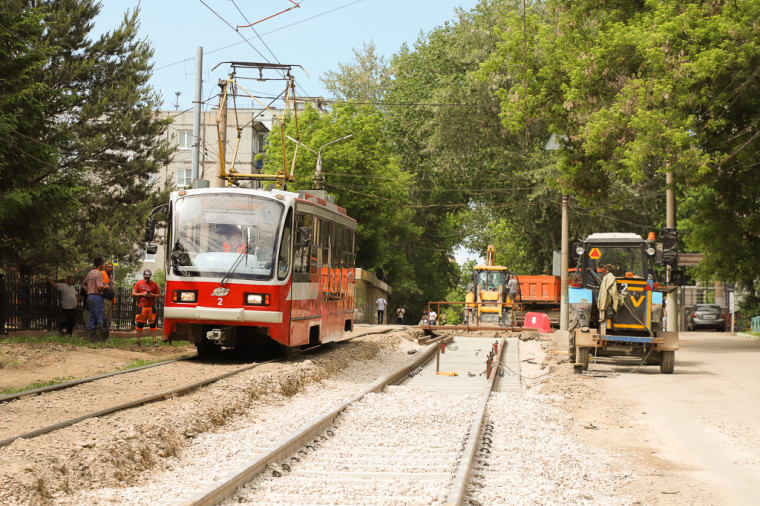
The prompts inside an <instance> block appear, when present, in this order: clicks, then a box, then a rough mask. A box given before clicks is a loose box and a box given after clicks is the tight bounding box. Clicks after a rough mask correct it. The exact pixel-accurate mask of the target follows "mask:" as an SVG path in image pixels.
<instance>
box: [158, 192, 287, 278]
mask: <svg viewBox="0 0 760 506" xmlns="http://www.w3.org/2000/svg"><path fill="white" fill-rule="evenodd" d="M283 209H284V206H283V205H282V204H281V203H279V202H276V201H272V200H269V199H263V198H260V197H256V196H253V195H234V194H222V193H220V194H204V195H192V196H185V197H182V198H180V199H178V200H177V201H176V202H175V204H174V208H173V210H172V211H173V232H172V242H171V243H172V245H173V246H172V251H171V264H172V267H173V270H174V273H175V274H178V275H180V276H202V277H208V276H213V277H218V276H224V277H229V278H238V279H269V278H271V277H272V274H273V272H274V267H273V263H274V262H273V261H274V259H275V252H276V245H277V242H278V240H279V230H280V222H281V221H282V213H283Z"/></svg>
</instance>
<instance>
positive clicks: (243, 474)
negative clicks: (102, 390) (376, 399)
mask: <svg viewBox="0 0 760 506" xmlns="http://www.w3.org/2000/svg"><path fill="white" fill-rule="evenodd" d="M437 350H438V348H437V347H436V346H431V347H430V348H428V349H427V350H425V351H424V352H422V354H421V355H420V357H419V358H418V359H417V360H415V361H414V362H413V363H412V364H409V365H406V366H404V367H401V368H400V369H398V370H396V371H395V372H393V373H391V374H388V375H387V376H384V377H383V378H381V379H379V380H378V381H376V382H375V383H373V384H372V385H371V386H369V387H367V388H366V389H365V390H363V391H361V392H359V393H358V394H356V395H355V396H354V397H352V398H351V399H349V400H347V401H345V402H342V403H341V404H340V405H338V406H337V407H334V408H332V409H330V411H329V412H328V413H326V414H323V415H320V416H319V417H318V418H317V419H315V420H314V421H311V422H309V423H307V424H306V425H304V426H303V427H302V428H300V429H299V430H297V431H296V432H294V433H292V434H290V435H288V436H285V437H284V438H283V439H281V440H280V441H278V442H277V443H275V444H274V445H272V447H271V448H270V449H269V450H268V451H267V452H266V453H264V454H262V455H260V456H258V457H257V458H256V460H255V461H254V462H253V463H251V464H248V465H246V466H244V467H241V468H240V469H239V470H238V471H236V472H235V473H234V476H232V477H231V478H229V479H228V480H226V481H225V482H224V483H222V484H221V485H219V486H217V487H215V488H214V489H213V490H209V491H206V492H202V493H200V494H199V495H198V496H196V497H195V498H193V499H190V501H189V502H186V503H184V504H188V505H193V506H207V505H212V504H214V505H215V504H219V503H221V502H222V501H224V500H225V499H229V498H230V497H233V496H234V495H235V492H236V490H237V489H238V488H240V487H242V486H243V485H245V484H246V483H248V482H250V481H252V480H253V479H254V478H255V477H256V476H257V475H259V474H261V473H262V472H263V471H264V470H265V469H266V466H267V465H268V464H271V463H278V462H282V461H283V460H285V459H286V458H287V457H289V456H291V455H292V454H294V453H295V452H297V451H298V450H299V449H300V448H303V447H304V446H305V445H306V444H307V443H310V442H311V441H313V440H314V439H315V438H316V437H317V436H318V435H319V434H322V433H323V432H325V431H326V430H327V429H329V428H330V427H331V426H332V424H333V420H334V419H335V417H336V416H338V415H339V414H340V413H341V412H342V411H343V410H345V409H346V408H347V407H348V406H350V405H351V404H352V403H354V402H357V401H359V400H360V399H361V398H362V397H364V396H365V395H367V394H370V393H376V392H380V391H382V389H383V388H384V387H386V386H387V385H395V384H397V383H399V382H401V381H403V380H404V379H405V378H406V377H407V376H408V375H409V373H410V372H411V371H414V370H415V369H417V368H418V367H420V366H422V365H423V364H425V363H426V362H428V361H430V360H432V359H433V357H434V356H435V353H436V352H437Z"/></svg>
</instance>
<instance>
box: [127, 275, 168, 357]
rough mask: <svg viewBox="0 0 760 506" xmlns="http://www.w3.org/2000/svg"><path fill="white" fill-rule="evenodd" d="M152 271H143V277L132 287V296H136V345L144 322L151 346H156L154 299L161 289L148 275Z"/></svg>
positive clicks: (138, 344)
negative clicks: (148, 327) (147, 326)
mask: <svg viewBox="0 0 760 506" xmlns="http://www.w3.org/2000/svg"><path fill="white" fill-rule="evenodd" d="M152 275H153V273H152V272H151V271H150V269H146V270H145V271H144V272H143V279H141V280H140V281H138V282H137V283H135V286H134V288H132V297H137V316H135V322H137V346H140V338H141V337H142V331H143V328H144V327H145V322H148V325H149V326H150V333H151V335H152V336H153V346H158V343H157V342H156V331H157V328H156V299H157V298H159V297H160V296H161V289H160V288H159V287H158V285H157V284H156V282H155V281H151V279H150V277H151V276H152Z"/></svg>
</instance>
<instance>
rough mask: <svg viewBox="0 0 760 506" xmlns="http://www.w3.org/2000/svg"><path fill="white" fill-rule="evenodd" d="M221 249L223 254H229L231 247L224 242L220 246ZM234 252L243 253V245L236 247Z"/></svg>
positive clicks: (227, 242)
mask: <svg viewBox="0 0 760 506" xmlns="http://www.w3.org/2000/svg"><path fill="white" fill-rule="evenodd" d="M222 248H223V249H224V252H225V253H229V252H230V250H231V249H232V245H231V244H230V243H229V241H224V244H222ZM235 251H236V252H237V253H242V252H243V251H245V244H242V243H241V244H238V246H237V247H236V248H235Z"/></svg>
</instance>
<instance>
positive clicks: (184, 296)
mask: <svg viewBox="0 0 760 506" xmlns="http://www.w3.org/2000/svg"><path fill="white" fill-rule="evenodd" d="M172 302H184V303H192V302H198V291H197V290H192V291H191V290H174V292H172Z"/></svg>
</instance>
